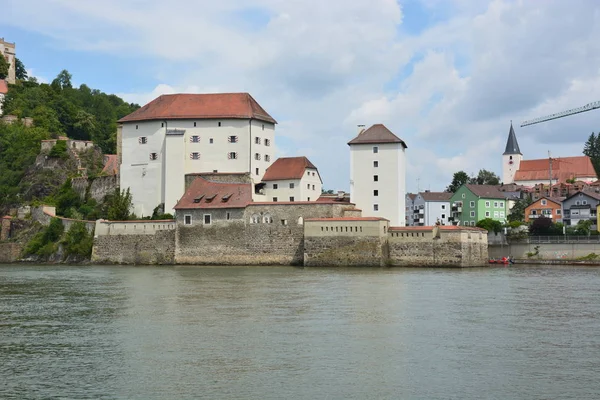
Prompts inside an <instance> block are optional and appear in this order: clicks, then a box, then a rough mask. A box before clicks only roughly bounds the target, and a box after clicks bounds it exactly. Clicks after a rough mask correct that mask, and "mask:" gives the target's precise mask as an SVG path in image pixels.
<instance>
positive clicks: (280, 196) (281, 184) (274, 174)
mask: <svg viewBox="0 0 600 400" xmlns="http://www.w3.org/2000/svg"><path fill="white" fill-rule="evenodd" d="M262 181H263V182H264V184H265V185H264V187H263V190H264V193H265V201H273V202H277V201H316V200H317V199H318V198H319V196H320V195H321V188H322V186H323V181H322V180H321V176H320V175H319V171H318V170H317V167H315V166H314V164H313V163H311V162H310V161H309V160H308V158H306V157H284V158H278V159H277V160H276V161H275V162H274V163H273V164H272V165H271V166H270V167H269V168H267V171H266V172H265V175H264V176H263V178H262Z"/></svg>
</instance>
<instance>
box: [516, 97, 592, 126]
mask: <svg viewBox="0 0 600 400" xmlns="http://www.w3.org/2000/svg"><path fill="white" fill-rule="evenodd" d="M598 108H600V101H594V102H593V103H588V104H586V105H585V106H583V107H577V108H573V109H571V110H567V111H562V112H559V113H556V114H550V115H546V116H545V117H539V118H534V119H530V120H529V121H523V122H521V127H524V126H527V125H533V124H539V123H540V122H546V121H550V120H552V119H557V118H562V117H568V116H569V115H573V114H579V113H582V112H586V111H592V110H595V109H598Z"/></svg>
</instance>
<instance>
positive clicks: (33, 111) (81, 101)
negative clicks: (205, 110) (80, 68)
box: [0, 71, 139, 211]
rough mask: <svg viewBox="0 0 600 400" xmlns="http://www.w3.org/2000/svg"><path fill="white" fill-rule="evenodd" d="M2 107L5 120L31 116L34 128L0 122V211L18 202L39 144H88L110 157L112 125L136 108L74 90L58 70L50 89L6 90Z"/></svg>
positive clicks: (27, 85) (22, 85)
mask: <svg viewBox="0 0 600 400" xmlns="http://www.w3.org/2000/svg"><path fill="white" fill-rule="evenodd" d="M3 108H4V115H7V114H14V115H17V116H18V117H20V118H23V117H32V118H33V121H34V126H33V127H26V126H24V125H23V124H21V123H14V124H5V123H2V122H0V211H3V209H4V211H5V210H6V208H7V207H8V206H16V205H18V204H19V203H20V202H21V201H22V200H23V198H22V193H21V192H22V190H23V189H24V187H25V186H26V185H25V184H24V183H23V182H22V180H23V177H24V176H25V174H26V172H27V170H28V169H29V168H30V167H31V166H32V165H33V163H34V161H35V159H36V156H37V155H38V154H39V152H40V141H41V140H44V139H50V138H56V137H58V136H59V135H62V136H68V137H70V138H73V139H81V140H93V141H94V142H95V143H96V144H97V145H98V146H100V148H101V149H102V151H103V152H104V153H105V154H107V153H108V154H110V153H115V152H116V130H117V123H116V121H117V120H118V119H119V118H121V117H123V116H125V115H127V114H129V113H131V112H133V111H134V110H136V109H137V108H139V106H138V105H136V104H129V103H126V102H125V101H123V100H122V99H121V98H119V97H118V96H115V95H109V94H106V93H102V92H101V91H99V90H95V89H90V88H89V87H88V86H86V85H81V86H80V87H79V88H73V87H72V85H71V75H70V74H69V73H68V72H67V71H62V72H61V73H60V74H59V75H58V76H57V77H56V79H54V81H52V83H51V84H40V83H38V82H37V81H36V80H35V79H29V80H18V81H17V83H16V84H15V85H10V86H9V91H8V94H7V96H6V99H5V102H4V107H3ZM40 200H42V199H40Z"/></svg>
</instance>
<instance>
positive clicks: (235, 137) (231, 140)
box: [227, 135, 238, 143]
mask: <svg viewBox="0 0 600 400" xmlns="http://www.w3.org/2000/svg"><path fill="white" fill-rule="evenodd" d="M227 141H228V142H229V143H237V141H238V137H237V136H233V135H232V136H229V137H228V138H227Z"/></svg>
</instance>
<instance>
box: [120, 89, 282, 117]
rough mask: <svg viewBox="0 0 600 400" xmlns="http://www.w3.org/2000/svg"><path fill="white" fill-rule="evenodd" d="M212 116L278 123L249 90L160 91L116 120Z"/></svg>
mask: <svg viewBox="0 0 600 400" xmlns="http://www.w3.org/2000/svg"><path fill="white" fill-rule="evenodd" d="M214 118H236V119H251V118H252V119H257V120H261V121H265V122H271V123H274V124H276V123H277V121H275V119H273V117H271V116H270V115H269V113H267V112H266V111H265V110H264V109H263V108H262V107H261V106H260V105H259V104H258V103H257V102H256V100H254V98H252V96H250V94H248V93H211V94H163V95H162V96H160V97H158V98H156V99H154V100H152V101H151V102H150V103H148V104H146V105H145V106H143V107H141V108H139V109H137V110H136V111H134V112H132V113H131V114H129V115H127V116H125V117H123V118H121V119H120V120H119V121H118V122H132V121H148V120H165V119H166V120H168V119H214Z"/></svg>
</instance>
